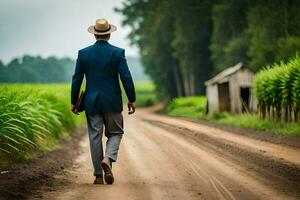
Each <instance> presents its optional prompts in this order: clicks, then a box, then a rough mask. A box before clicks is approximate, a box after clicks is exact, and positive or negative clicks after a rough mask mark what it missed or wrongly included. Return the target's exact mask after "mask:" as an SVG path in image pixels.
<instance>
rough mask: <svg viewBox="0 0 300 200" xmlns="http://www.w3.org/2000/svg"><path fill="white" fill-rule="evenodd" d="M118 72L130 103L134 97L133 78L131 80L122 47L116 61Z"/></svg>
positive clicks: (133, 100)
mask: <svg viewBox="0 0 300 200" xmlns="http://www.w3.org/2000/svg"><path fill="white" fill-rule="evenodd" d="M118 72H119V75H120V79H121V82H122V84H123V87H124V90H125V93H126V95H127V98H128V101H129V102H131V103H132V102H135V100H136V97H135V89H134V84H133V80H132V77H131V74H130V71H129V69H128V65H127V61H126V58H125V50H124V49H123V50H122V52H121V56H120V59H119V62H118Z"/></svg>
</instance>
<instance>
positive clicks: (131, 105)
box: [127, 102, 135, 115]
mask: <svg viewBox="0 0 300 200" xmlns="http://www.w3.org/2000/svg"><path fill="white" fill-rule="evenodd" d="M127 106H128V115H131V114H133V113H134V112H135V102H128V104H127Z"/></svg>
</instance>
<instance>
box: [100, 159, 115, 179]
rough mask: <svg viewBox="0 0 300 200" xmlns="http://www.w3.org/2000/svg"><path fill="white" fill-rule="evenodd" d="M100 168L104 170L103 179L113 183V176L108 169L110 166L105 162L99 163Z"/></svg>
mask: <svg viewBox="0 0 300 200" xmlns="http://www.w3.org/2000/svg"><path fill="white" fill-rule="evenodd" d="M101 166H102V169H103V171H104V180H105V182H106V183H108V184H113V182H114V176H113V173H112V171H111V169H110V167H109V166H108V165H107V164H106V163H104V162H103V163H101Z"/></svg>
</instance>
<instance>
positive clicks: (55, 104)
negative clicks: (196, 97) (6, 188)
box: [0, 82, 157, 166]
mask: <svg viewBox="0 0 300 200" xmlns="http://www.w3.org/2000/svg"><path fill="white" fill-rule="evenodd" d="M154 90H155V88H154V86H153V84H152V83H149V82H138V83H136V93H137V106H138V107H143V106H150V105H153V104H154V103H156V101H157V99H156V96H155V94H154ZM123 98H124V103H126V102H127V98H126V96H125V94H123ZM0 108H1V109H0V166H2V165H6V164H8V163H9V162H16V161H19V160H25V159H28V158H31V157H33V156H34V155H35V154H37V153H38V152H41V151H47V150H50V149H52V148H54V147H55V144H56V141H57V140H58V139H60V138H64V137H66V136H68V135H70V134H72V133H73V131H74V130H75V128H76V127H77V126H79V125H80V124H81V123H83V122H84V121H85V115H84V114H81V115H80V116H77V115H74V114H72V113H71V111H70V84H47V85H46V84H0ZM124 108H125V109H127V108H126V107H124Z"/></svg>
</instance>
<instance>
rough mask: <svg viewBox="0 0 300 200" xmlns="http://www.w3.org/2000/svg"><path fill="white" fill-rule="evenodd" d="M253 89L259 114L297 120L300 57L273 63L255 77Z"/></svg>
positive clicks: (299, 100)
mask: <svg viewBox="0 0 300 200" xmlns="http://www.w3.org/2000/svg"><path fill="white" fill-rule="evenodd" d="M253 91H254V93H255V95H256V97H257V99H258V106H259V111H260V114H261V116H262V117H263V118H265V117H269V118H274V119H279V120H280V119H281V120H284V121H298V120H299V114H300V113H299V111H300V57H298V56H297V57H295V58H294V59H291V60H289V61H288V62H287V63H283V62H281V63H279V64H278V63H275V64H273V65H270V66H268V67H266V68H265V69H264V70H261V71H260V72H259V73H258V74H257V75H256V77H255V79H254V83H253Z"/></svg>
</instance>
